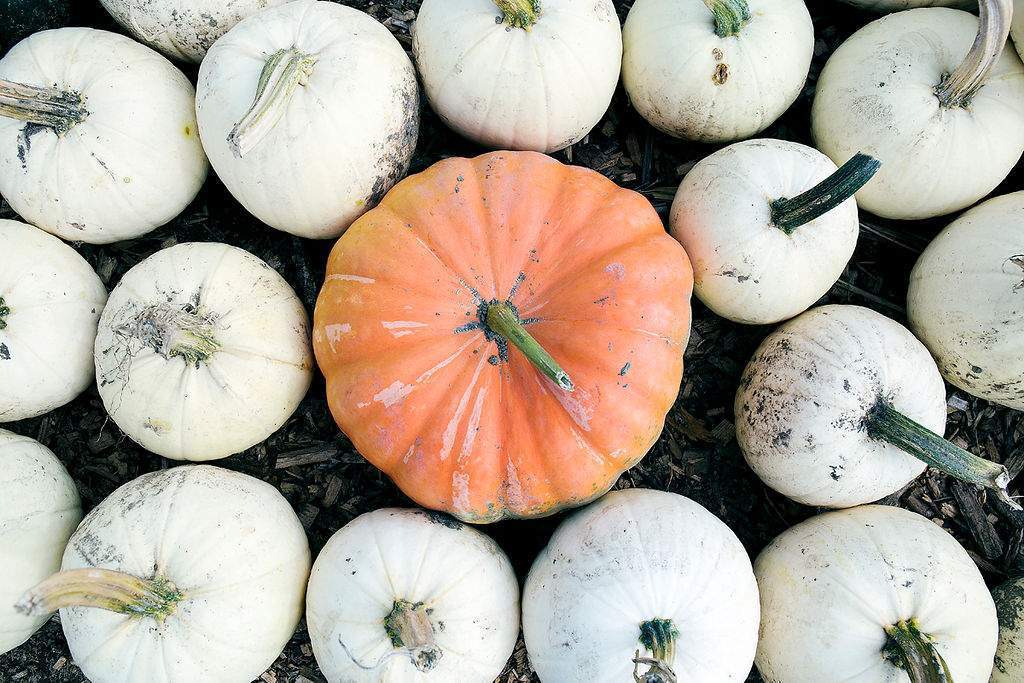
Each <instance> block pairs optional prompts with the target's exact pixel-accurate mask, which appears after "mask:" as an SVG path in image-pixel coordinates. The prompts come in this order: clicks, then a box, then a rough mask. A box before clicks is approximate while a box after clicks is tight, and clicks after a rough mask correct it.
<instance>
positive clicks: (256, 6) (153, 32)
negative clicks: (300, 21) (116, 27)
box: [100, 0, 288, 64]
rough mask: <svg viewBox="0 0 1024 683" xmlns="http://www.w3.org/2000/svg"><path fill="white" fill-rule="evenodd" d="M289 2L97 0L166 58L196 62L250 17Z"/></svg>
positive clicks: (276, 0) (265, 0) (246, 0)
mask: <svg viewBox="0 0 1024 683" xmlns="http://www.w3.org/2000/svg"><path fill="white" fill-rule="evenodd" d="M287 1H288V0H100V4H102V5H103V6H104V7H105V8H106V10H107V11H108V12H110V14H111V16H113V17H114V19H116V20H117V22H118V23H119V24H121V25H122V26H124V27H125V28H126V29H128V32H129V33H131V34H132V36H134V37H135V39H136V40H140V41H142V42H143V43H146V44H147V45H149V46H150V47H152V48H155V49H157V50H160V51H161V52H163V53H164V54H165V55H167V56H168V57H172V58H174V59H181V60H185V61H189V62H195V63H197V64H198V63H199V62H201V61H202V60H203V57H204V56H206V52H207V50H209V49H210V46H211V45H213V43H214V41H215V40H217V39H218V38H220V37H221V36H222V35H224V34H225V33H227V32H228V30H229V29H230V28H231V27H232V26H234V25H235V24H237V23H238V22H240V21H241V20H242V19H244V18H245V17H247V16H249V15H250V14H254V13H256V12H258V11H260V10H261V9H263V8H265V7H270V6H273V5H280V4H282V3H284V2H287Z"/></svg>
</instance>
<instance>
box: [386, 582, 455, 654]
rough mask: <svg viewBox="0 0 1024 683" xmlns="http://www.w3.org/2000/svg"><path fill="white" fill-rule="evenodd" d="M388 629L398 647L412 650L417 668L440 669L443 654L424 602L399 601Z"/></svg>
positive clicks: (393, 608)
mask: <svg viewBox="0 0 1024 683" xmlns="http://www.w3.org/2000/svg"><path fill="white" fill-rule="evenodd" d="M384 630H385V631H386V632H387V634H388V638H390V639H391V644H392V645H393V646H394V647H395V648H404V649H406V650H408V651H409V654H410V656H411V658H412V663H413V666H415V667H416V668H417V669H418V670H419V671H423V672H427V671H430V670H431V669H433V668H434V667H435V666H437V662H438V661H439V660H440V659H441V655H442V654H443V653H442V651H441V648H439V647H438V646H437V643H436V642H435V641H434V625H433V624H431V623H430V610H428V609H427V608H426V607H425V606H424V605H423V603H422V602H409V601H408V600H396V601H395V603H394V605H393V606H392V607H391V612H389V613H388V615H387V616H386V617H384Z"/></svg>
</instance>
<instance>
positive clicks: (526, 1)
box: [494, 0, 540, 31]
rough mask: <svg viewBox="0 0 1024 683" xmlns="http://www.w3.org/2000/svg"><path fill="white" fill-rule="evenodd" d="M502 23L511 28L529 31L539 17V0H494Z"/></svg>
mask: <svg viewBox="0 0 1024 683" xmlns="http://www.w3.org/2000/svg"><path fill="white" fill-rule="evenodd" d="M494 4H495V5H497V6H498V9H500V10H501V12H502V15H503V16H502V18H501V19H502V21H503V22H504V23H506V24H508V25H509V26H511V27H512V28H521V29H523V30H526V31H529V30H530V29H531V28H532V27H533V25H534V24H536V23H537V18H538V17H539V16H540V0H494Z"/></svg>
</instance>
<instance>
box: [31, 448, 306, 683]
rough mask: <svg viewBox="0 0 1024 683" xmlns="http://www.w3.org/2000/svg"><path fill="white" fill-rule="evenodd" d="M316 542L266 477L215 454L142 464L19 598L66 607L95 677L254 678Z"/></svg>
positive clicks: (101, 681)
mask: <svg viewBox="0 0 1024 683" xmlns="http://www.w3.org/2000/svg"><path fill="white" fill-rule="evenodd" d="M309 560H310V557H309V545H308V543H307V542H306V534H305V532H304V531H303V530H302V525H301V524H300V523H299V520H298V518H297V517H296V516H295V513H294V512H293V511H292V508H291V506H290V505H289V504H288V501H286V500H285V499H284V497H283V496H282V495H281V494H280V493H279V492H278V491H277V489H275V488H274V487H273V486H271V485H270V484H267V483H265V482H262V481H260V480H258V479H254V478H253V477H250V476H247V475H244V474H240V473H238V472H231V471H228V470H223V469H220V468H217V467H210V466H208V465H197V466H191V467H174V468H171V469H168V470H163V471H159V472H152V473H150V474H144V475H142V476H141V477H139V478H137V479H134V480H132V481H130V482H128V483H127V484H125V485H123V486H121V487H120V488H118V489H117V490H116V491H114V492H113V493H112V494H110V496H108V497H107V498H106V499H105V500H104V501H103V502H101V503H100V504H99V505H98V506H96V507H95V508H94V509H93V510H92V512H90V513H89V514H88V515H86V517H85V519H84V520H82V524H81V525H80V526H79V527H78V530H77V531H75V533H74V534H73V535H72V536H71V540H70V541H69V542H68V546H67V550H66V551H65V552H64V560H63V563H62V565H61V571H60V572H59V573H57V574H54V575H53V576H51V577H50V578H48V579H46V580H44V581H42V582H41V583H40V584H39V585H37V586H35V587H33V588H32V589H31V590H29V591H28V592H27V593H26V594H25V595H24V596H23V597H22V599H21V600H20V601H19V602H18V609H19V610H20V611H22V612H23V613H26V614H29V615H33V616H35V615H48V614H50V613H51V612H54V611H56V610H60V622H61V626H62V627H63V629H64V635H65V636H66V637H67V641H68V647H69V648H70V649H71V656H72V657H73V658H74V660H75V663H76V664H77V665H78V666H79V667H80V668H81V669H82V673H84V674H85V676H86V677H87V678H88V679H89V680H90V681H93V683H108V682H114V681H116V682H118V683H120V682H121V681H124V680H126V679H128V680H133V681H223V683H248V682H249V681H252V680H253V679H254V678H257V677H259V676H260V674H261V673H263V671H264V670H265V669H266V668H267V667H268V666H270V665H271V664H272V663H273V662H274V660H275V659H277V656H278V655H279V654H280V653H281V651H282V650H283V649H284V646H285V644H286V643H287V642H288V639H289V638H290V637H291V635H292V632H293V631H294V630H295V627H296V625H297V624H298V622H299V618H300V617H301V616H302V596H303V593H304V592H305V588H306V580H307V578H308V576H309Z"/></svg>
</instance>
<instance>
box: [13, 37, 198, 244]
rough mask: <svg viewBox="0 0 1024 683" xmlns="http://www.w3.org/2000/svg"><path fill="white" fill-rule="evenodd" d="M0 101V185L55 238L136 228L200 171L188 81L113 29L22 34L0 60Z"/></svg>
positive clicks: (179, 205) (118, 234)
mask: <svg viewBox="0 0 1024 683" xmlns="http://www.w3.org/2000/svg"><path fill="white" fill-rule="evenodd" d="M0 103H2V104H0V194H3V196H4V197H5V198H6V199H7V201H8V202H9V203H10V205H11V207H12V208H13V209H14V210H15V211H17V212H18V213H19V214H20V215H21V216H22V218H24V219H25V220H26V221H28V222H29V223H32V224H33V225H36V226H38V227H40V228H42V229H43V230H46V231H48V232H52V233H54V234H55V235H59V236H60V237H63V238H64V239H66V240H72V241H81V242H91V243H93V244H106V243H108V242H117V241H119V240H126V239H131V238H133V237H138V236H139V235H142V234H145V233H147V232H149V231H151V230H153V229H154V228H157V227H159V226H161V225H163V224H165V223H167V222H169V221H170V220H171V219H173V218H174V217H175V216H177V215H178V214H179V213H181V211H182V210H183V209H184V208H185V207H186V206H187V205H188V204H189V202H191V201H192V199H193V198H194V197H195V196H196V194H197V193H198V192H199V188H200V187H202V185H203V181H204V180H205V179H206V172H207V162H206V155H205V154H204V153H203V147H202V145H201V144H200V142H199V134H198V128H197V126H196V119H195V90H193V88H192V84H191V83H190V82H189V80H188V79H187V78H186V77H185V75H184V74H183V73H181V72H180V71H179V70H178V69H177V68H176V67H175V66H174V65H173V64H171V63H170V62H169V61H167V59H166V58H164V57H162V56H161V55H160V54H159V53H157V52H154V51H153V50H151V49H149V48H148V47H146V46H144V45H140V44H139V43H136V42H135V41H134V40H132V39H130V38H126V37H124V36H122V35H118V34H116V33H110V32H108V31H97V30H94V29H91V28H62V29H57V30H53V31H43V32H41V33H36V34H34V35H32V36H30V37H28V38H26V39H25V40H23V41H22V42H20V43H18V44H17V45H15V46H14V47H13V48H11V51H10V52H8V53H7V55H6V56H5V57H4V58H3V59H0Z"/></svg>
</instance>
